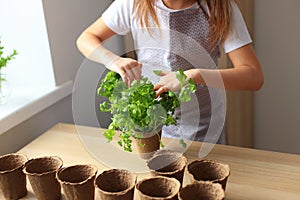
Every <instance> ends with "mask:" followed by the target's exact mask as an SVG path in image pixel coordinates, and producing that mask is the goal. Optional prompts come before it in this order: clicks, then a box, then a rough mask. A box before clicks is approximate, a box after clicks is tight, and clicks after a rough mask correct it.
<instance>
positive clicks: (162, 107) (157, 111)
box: [97, 70, 196, 153]
mask: <svg viewBox="0 0 300 200" xmlns="http://www.w3.org/2000/svg"><path fill="white" fill-rule="evenodd" d="M156 73H160V72H157V71H156ZM176 77H177V79H178V80H179V82H180V85H181V87H180V90H179V91H178V92H173V91H169V92H165V93H163V94H161V95H160V96H159V97H156V92H155V91H154V85H153V84H152V83H151V82H150V81H149V80H148V79H147V78H145V77H142V78H141V80H140V81H137V80H135V81H133V83H132V84H131V86H130V87H127V86H126V84H125V83H124V82H123V81H122V80H121V78H120V76H119V75H118V74H117V73H115V72H112V71H109V72H108V73H107V74H106V76H105V77H104V78H103V79H102V81H101V83H100V86H99V88H98V90H97V93H98V94H99V95H100V96H102V97H107V100H106V101H104V102H103V103H102V104H100V110H101V111H102V112H110V113H111V114H112V122H111V124H110V125H109V127H108V129H107V130H106V131H104V136H105V137H106V138H107V140H108V141H109V142H110V141H112V140H113V139H114V137H115V135H116V134H117V133H118V134H117V136H118V137H119V139H118V144H119V145H120V146H121V147H122V148H123V149H124V150H125V151H129V152H131V151H132V142H133V141H137V142H138V145H137V146H139V147H140V149H141V151H140V152H142V153H147V152H152V151H154V150H157V149H158V148H159V146H163V144H162V142H161V140H160V133H161V129H162V127H163V126H164V125H165V126H169V125H171V124H174V125H176V123H177V121H176V119H175V118H174V116H173V114H174V111H175V109H176V108H178V107H179V106H180V104H181V103H183V102H188V101H190V99H191V94H192V93H194V92H195V90H196V86H195V84H194V82H193V80H192V79H190V80H189V81H188V82H187V83H186V84H185V80H186V75H185V74H184V73H183V71H181V70H180V71H178V72H177V74H176ZM116 131H119V132H116ZM147 140H150V141H151V140H152V141H156V142H158V145H154V146H155V147H154V148H156V149H153V148H152V149H151V148H148V146H147V145H148V144H146V143H147ZM180 142H181V144H183V145H184V144H185V143H184V141H183V139H182V140H180ZM149 146H151V144H149ZM152 146H153V145H152ZM157 147H158V148H157Z"/></svg>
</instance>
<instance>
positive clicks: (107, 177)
mask: <svg viewBox="0 0 300 200" xmlns="http://www.w3.org/2000/svg"><path fill="white" fill-rule="evenodd" d="M146 162H147V166H148V167H149V169H150V172H151V176H149V177H145V178H142V179H138V175H137V174H135V173H133V172H130V171H128V170H124V169H109V170H105V171H102V172H101V173H100V172H99V173H98V169H97V168H96V167H95V166H93V165H89V164H86V165H83V164H81V165H73V166H67V167H63V161H62V159H60V158H59V157H57V156H49V157H40V158H33V159H30V160H28V159H27V157H26V156H25V155H22V154H8V155H4V156H1V157H0V192H1V193H2V194H0V197H1V195H2V198H4V199H7V200H13V199H20V198H22V197H25V196H26V195H27V188H26V180H27V179H26V176H27V178H28V180H29V182H30V184H31V187H32V190H33V193H34V196H35V197H36V199H38V200H58V199H67V200H93V199H95V190H96V192H97V195H96V197H99V198H100V200H133V199H134V200H196V199H197V200H199V199H205V200H221V199H224V198H225V188H226V183H227V179H228V176H229V174H230V169H229V166H228V165H227V164H222V163H219V162H215V161H212V160H194V161H192V162H190V163H189V164H188V163H187V159H186V158H185V157H184V156H183V155H182V154H181V153H177V152H172V151H166V150H161V151H157V152H156V153H155V154H154V155H153V156H152V157H151V158H150V159H149V160H147V161H146ZM183 180H185V182H186V183H185V184H184V185H183ZM61 188H62V189H63V193H64V195H62V192H61ZM63 196H64V197H63Z"/></svg>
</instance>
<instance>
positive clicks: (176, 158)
mask: <svg viewBox="0 0 300 200" xmlns="http://www.w3.org/2000/svg"><path fill="white" fill-rule="evenodd" d="M186 164H187V159H186V158H185V157H184V156H183V155H182V154H181V153H178V152H172V151H158V152H156V153H155V154H154V155H153V157H152V158H150V159H149V160H148V161H147V166H148V168H149V169H150V172H151V174H152V175H153V176H166V177H173V178H176V179H177V180H178V181H179V182H180V183H181V184H182V182H183V175H184V170H185V167H186Z"/></svg>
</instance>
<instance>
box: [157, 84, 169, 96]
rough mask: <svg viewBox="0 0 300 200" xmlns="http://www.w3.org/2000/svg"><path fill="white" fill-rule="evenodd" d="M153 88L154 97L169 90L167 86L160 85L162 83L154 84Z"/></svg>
mask: <svg viewBox="0 0 300 200" xmlns="http://www.w3.org/2000/svg"><path fill="white" fill-rule="evenodd" d="M154 90H155V92H156V97H158V96H160V95H161V94H162V93H164V92H168V91H169V89H168V88H167V87H165V86H162V85H155V86H154Z"/></svg>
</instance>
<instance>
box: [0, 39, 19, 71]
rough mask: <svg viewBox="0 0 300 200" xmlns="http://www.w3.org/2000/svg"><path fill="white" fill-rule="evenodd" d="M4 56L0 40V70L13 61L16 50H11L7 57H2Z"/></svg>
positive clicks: (16, 53)
mask: <svg viewBox="0 0 300 200" xmlns="http://www.w3.org/2000/svg"><path fill="white" fill-rule="evenodd" d="M3 54H4V46H2V45H1V40H0V70H1V69H2V68H3V67H6V65H7V63H8V62H9V61H10V60H12V59H14V58H15V56H16V55H18V52H17V50H15V49H14V50H13V52H12V53H11V54H9V55H7V56H3Z"/></svg>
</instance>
